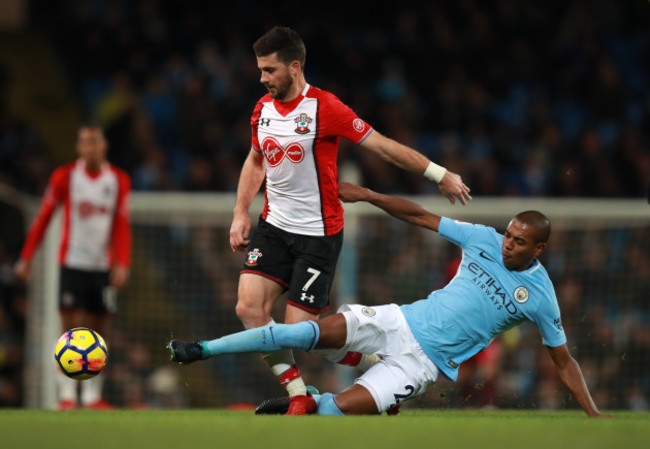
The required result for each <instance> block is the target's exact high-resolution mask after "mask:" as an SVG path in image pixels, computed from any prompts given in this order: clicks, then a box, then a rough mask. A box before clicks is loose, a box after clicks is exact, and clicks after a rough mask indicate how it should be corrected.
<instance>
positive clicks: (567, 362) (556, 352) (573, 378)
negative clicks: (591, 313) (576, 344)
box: [548, 344, 612, 418]
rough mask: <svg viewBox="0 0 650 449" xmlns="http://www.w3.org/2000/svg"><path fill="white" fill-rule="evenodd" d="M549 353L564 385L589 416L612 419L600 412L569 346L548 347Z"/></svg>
mask: <svg viewBox="0 0 650 449" xmlns="http://www.w3.org/2000/svg"><path fill="white" fill-rule="evenodd" d="M548 352H549V354H550V355H551V358H552V359H553V363H555V368H556V370H557V373H558V375H559V376H560V379H561V380H562V383H563V384H564V385H565V386H566V387H567V389H568V390H569V391H570V392H571V394H572V395H573V397H574V398H575V399H576V401H578V404H580V407H582V409H583V410H584V411H585V412H586V413H587V415H589V416H591V417H594V418H611V417H612V415H603V414H601V413H600V412H599V411H598V408H597V407H596V404H595V403H594V401H593V399H592V398H591V395H590V394H589V390H588V389H587V384H586V383H585V379H584V377H583V376H582V371H581V370H580V366H579V365H578V362H576V360H575V359H574V358H573V357H571V354H570V353H569V349H568V348H567V345H566V344H564V345H562V346H558V347H555V348H551V347H548Z"/></svg>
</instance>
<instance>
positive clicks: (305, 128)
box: [294, 112, 312, 134]
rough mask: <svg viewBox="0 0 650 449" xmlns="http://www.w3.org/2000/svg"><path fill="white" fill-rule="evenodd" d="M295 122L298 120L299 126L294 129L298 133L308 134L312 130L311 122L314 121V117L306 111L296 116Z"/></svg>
mask: <svg viewBox="0 0 650 449" xmlns="http://www.w3.org/2000/svg"><path fill="white" fill-rule="evenodd" d="M294 122H296V125H297V128H296V129H295V130H294V131H295V132H297V133H298V134H307V133H308V132H309V131H310V130H309V124H310V123H311V122H312V119H311V117H309V116H308V115H307V114H305V113H304V112H303V113H301V114H300V115H299V116H298V117H296V119H295V120H294Z"/></svg>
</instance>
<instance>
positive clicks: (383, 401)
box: [338, 304, 438, 412]
mask: <svg viewBox="0 0 650 449" xmlns="http://www.w3.org/2000/svg"><path fill="white" fill-rule="evenodd" d="M338 312H339V313H342V314H343V316H345V320H346V322H347V332H348V335H347V339H346V342H345V346H344V347H343V349H344V350H345V351H357V352H361V353H364V354H378V355H379V356H381V358H382V360H381V361H380V362H378V363H377V364H376V365H374V366H373V367H372V368H370V369H369V370H368V371H366V372H365V373H364V374H363V375H362V376H361V377H359V378H358V379H357V380H356V381H355V384H359V385H361V386H363V387H365V388H366V389H367V390H368V391H370V394H372V397H373V398H374V399H375V402H376V404H377V408H378V410H379V412H383V411H385V410H388V409H389V408H390V407H392V406H394V405H397V404H400V403H402V402H403V401H405V400H408V399H412V398H414V397H416V396H419V395H421V394H422V393H424V391H425V390H426V389H427V387H428V386H429V385H431V384H433V383H434V382H435V381H436V380H437V379H438V368H437V367H436V365H434V363H433V362H432V361H431V359H429V357H427V355H426V354H425V353H424V351H423V350H422V348H421V347H420V344H419V343H418V342H417V340H416V339H415V337H414V336H413V333H412V332H411V329H410V328H409V326H408V324H407V322H406V318H404V314H402V311H401V310H400V308H399V306H398V305H397V304H388V305H383V306H377V307H366V306H362V305H358V304H349V305H343V306H341V308H339V310H338Z"/></svg>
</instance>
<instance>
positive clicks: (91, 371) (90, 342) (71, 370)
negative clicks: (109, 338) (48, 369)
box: [54, 327, 108, 380]
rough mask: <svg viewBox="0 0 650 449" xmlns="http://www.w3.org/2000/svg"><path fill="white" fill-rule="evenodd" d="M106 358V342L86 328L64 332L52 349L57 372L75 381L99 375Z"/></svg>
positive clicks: (76, 328)
mask: <svg viewBox="0 0 650 449" xmlns="http://www.w3.org/2000/svg"><path fill="white" fill-rule="evenodd" d="M107 358H108V348H107V347H106V342H104V339H103V338H102V336H101V335H99V334H98V333H97V332H95V331H94V330H92V329H88V328H87V327H75V328H74V329H70V330H69V331H65V332H64V333H63V335H61V337H60V338H59V341H57V343H56V347H55V348H54V360H56V364H57V365H58V367H59V370H61V372H62V373H63V374H65V375H66V376H68V377H70V378H72V379H76V380H85V379H90V378H91V377H95V376H96V375H98V374H99V373H101V372H102V370H103V369H104V366H106V359H107Z"/></svg>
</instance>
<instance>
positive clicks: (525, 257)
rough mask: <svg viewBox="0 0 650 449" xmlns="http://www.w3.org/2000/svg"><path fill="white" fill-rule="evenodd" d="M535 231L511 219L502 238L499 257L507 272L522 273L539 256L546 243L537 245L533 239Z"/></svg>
mask: <svg viewBox="0 0 650 449" xmlns="http://www.w3.org/2000/svg"><path fill="white" fill-rule="evenodd" d="M535 234H536V231H535V229H533V228H532V227H530V226H528V225H526V224H524V223H522V222H520V221H519V220H516V219H513V220H512V221H511V222H510V224H509V225H508V228H507V229H506V232H505V234H504V236H503V244H502V245H501V256H502V257H503V264H504V265H505V266H506V268H507V269H508V270H512V271H523V270H525V269H527V268H528V267H529V266H530V264H531V263H532V262H533V259H534V258H535V257H537V256H539V255H540V254H541V253H542V251H544V248H545V247H546V243H539V242H537V241H536V239H535Z"/></svg>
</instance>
